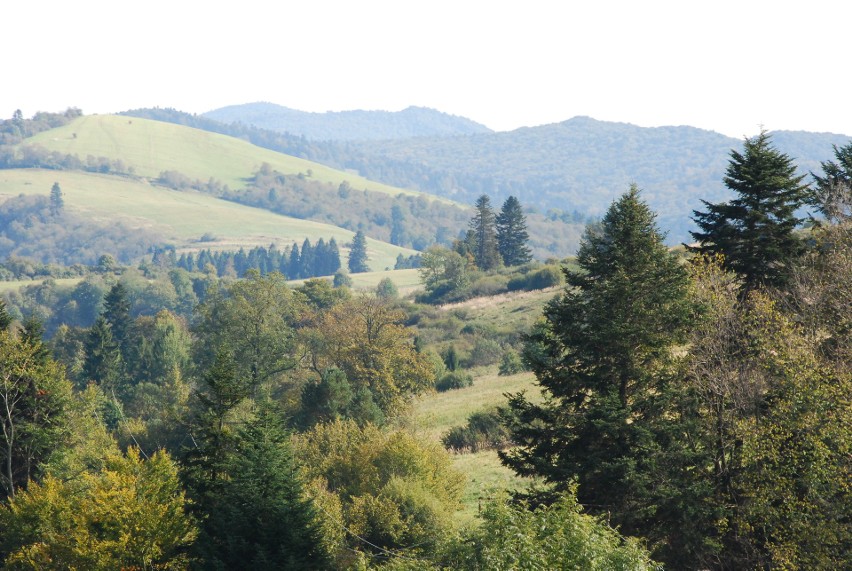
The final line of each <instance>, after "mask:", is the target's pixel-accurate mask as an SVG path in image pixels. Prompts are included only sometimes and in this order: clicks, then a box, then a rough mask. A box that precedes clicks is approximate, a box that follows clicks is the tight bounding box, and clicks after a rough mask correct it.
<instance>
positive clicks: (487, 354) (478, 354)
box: [468, 337, 503, 367]
mask: <svg viewBox="0 0 852 571" xmlns="http://www.w3.org/2000/svg"><path fill="white" fill-rule="evenodd" d="M502 354H503V349H502V347H500V343H498V342H497V341H495V340H494V339H488V338H485V337H478V338H477V339H476V342H474V344H473V349H472V350H471V352H470V358H469V359H468V362H469V364H470V366H471V367H487V366H488V365H493V364H494V363H496V362H497V361H498V360H499V359H500V356H501V355H502Z"/></svg>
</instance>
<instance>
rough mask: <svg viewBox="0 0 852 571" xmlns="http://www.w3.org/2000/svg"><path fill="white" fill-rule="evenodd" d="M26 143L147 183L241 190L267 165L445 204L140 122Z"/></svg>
mask: <svg viewBox="0 0 852 571" xmlns="http://www.w3.org/2000/svg"><path fill="white" fill-rule="evenodd" d="M23 144H24V145H28V144H35V145H40V146H42V147H45V148H46V149H48V150H50V151H58V152H60V153H63V154H72V155H77V156H78V157H80V159H81V160H86V157H87V156H88V155H92V156H94V157H107V158H109V159H111V160H121V161H123V162H124V164H125V165H126V166H128V167H130V166H132V167H133V169H134V173H135V174H136V175H138V176H142V177H146V178H157V177H159V176H160V173H161V172H163V171H177V172H180V173H182V174H184V175H186V176H188V177H189V178H190V179H198V180H201V181H204V182H207V181H208V180H210V179H211V178H212V179H216V180H218V181H220V182H222V183H223V184H227V185H228V186H229V187H231V188H232V189H241V188H245V186H246V183H247V182H248V179H249V178H250V177H251V176H252V175H253V174H254V173H255V171H257V169H258V168H259V167H260V166H261V165H262V164H263V163H269V165H270V166H271V167H272V168H273V169H274V170H277V171H279V172H281V173H284V174H294V175H296V174H300V173H301V174H303V175H304V176H309V177H311V178H313V179H315V180H318V181H321V182H327V183H331V184H333V185H339V184H340V183H342V182H343V181H348V182H349V184H350V185H351V186H352V188H354V189H357V190H370V191H375V192H383V193H386V194H391V195H394V196H396V195H398V194H400V193H402V194H409V195H413V196H423V197H425V198H426V199H428V200H443V199H439V198H437V197H434V196H432V195H429V194H424V193H419V192H415V191H410V190H404V189H401V188H397V187H393V186H389V185H386V184H382V183H378V182H373V181H370V180H367V179H365V178H363V177H361V176H358V175H356V174H353V173H348V172H343V171H339V170H335V169H332V168H330V167H327V166H324V165H321V164H319V163H315V162H311V161H308V160H305V159H300V158H297V157H293V156H290V155H285V154H283V153H278V152H276V151H270V150H268V149H263V148H261V147H257V146H255V145H252V144H251V143H248V142H246V141H243V140H241V139H236V138H234V137H228V136H225V135H219V134H216V133H210V132H208V131H202V130H200V129H194V128H191V127H185V126H182V125H174V124H172V123H164V122H160V121H151V120H148V119H139V118H136V117H120V116H117V115H87V116H83V117H79V118H77V119H75V120H74V121H72V122H71V123H69V124H68V125H65V126H63V127H59V128H57V129H51V130H49V131H44V132H42V133H39V134H38V135H35V136H34V137H31V138H29V139H27V140H26V141H25V142H24V143H23ZM444 201H445V202H450V201H446V200H444Z"/></svg>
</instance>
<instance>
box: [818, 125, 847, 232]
mask: <svg viewBox="0 0 852 571" xmlns="http://www.w3.org/2000/svg"><path fill="white" fill-rule="evenodd" d="M834 158H835V159H836V160H837V162H834V161H824V162H822V163H820V166H822V172H823V176H819V175H815V174H813V173H811V176H813V178H814V183H815V185H814V187H815V188H814V190H813V194H812V195H811V196H809V197H808V203H809V204H811V205H813V206H815V207H816V208H817V210H819V212H820V213H821V214H822V215H823V216H825V217H826V218H827V219H828V220H829V221H830V222H842V221H847V220H850V219H852V142H850V143H847V144H846V145H844V146H843V147H839V148H838V147H837V145H834Z"/></svg>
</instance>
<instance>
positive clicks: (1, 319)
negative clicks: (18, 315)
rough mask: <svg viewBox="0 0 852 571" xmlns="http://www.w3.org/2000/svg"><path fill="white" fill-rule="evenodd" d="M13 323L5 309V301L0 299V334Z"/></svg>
mask: <svg viewBox="0 0 852 571" xmlns="http://www.w3.org/2000/svg"><path fill="white" fill-rule="evenodd" d="M14 321H15V319H14V318H13V317H12V315H11V314H10V313H9V310H8V309H7V307H6V300H4V299H0V332H3V331H7V330H8V329H9V326H10V325H12V323H13V322H14Z"/></svg>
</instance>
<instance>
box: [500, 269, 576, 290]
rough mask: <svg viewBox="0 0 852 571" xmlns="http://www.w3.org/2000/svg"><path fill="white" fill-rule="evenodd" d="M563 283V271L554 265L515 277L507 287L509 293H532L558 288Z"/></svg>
mask: <svg viewBox="0 0 852 571" xmlns="http://www.w3.org/2000/svg"><path fill="white" fill-rule="evenodd" d="M562 281H563V276H562V270H561V269H560V268H559V266H555V265H554V266H545V267H543V268H541V269H538V270H535V271H532V272H529V273H527V274H523V275H519V276H515V277H513V278H512V279H510V280H509V283H508V284H507V287H508V289H509V291H532V290H537V289H546V288H549V287H553V286H558V285H560V284H562Z"/></svg>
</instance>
